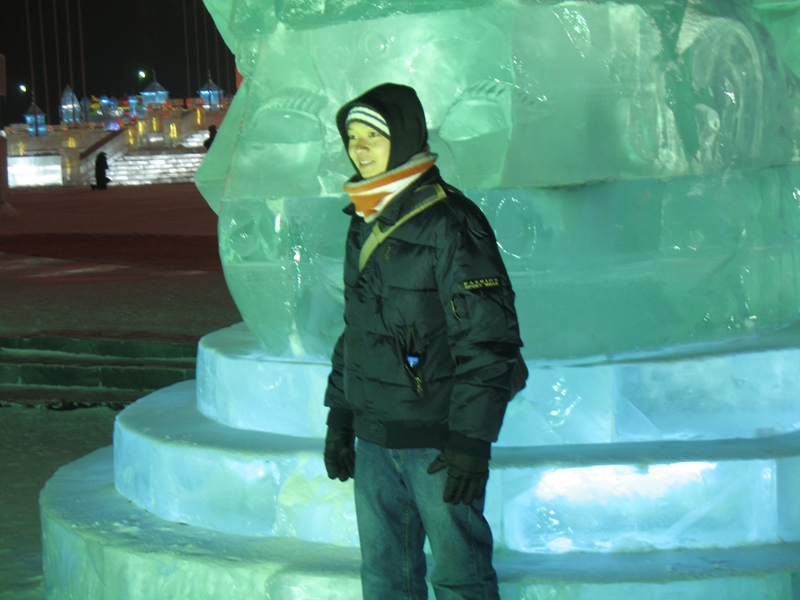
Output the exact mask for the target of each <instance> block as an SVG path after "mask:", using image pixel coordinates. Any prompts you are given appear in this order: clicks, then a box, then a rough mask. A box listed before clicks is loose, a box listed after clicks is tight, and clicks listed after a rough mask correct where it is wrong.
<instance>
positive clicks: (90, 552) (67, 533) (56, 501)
mask: <svg viewBox="0 0 800 600" xmlns="http://www.w3.org/2000/svg"><path fill="white" fill-rule="evenodd" d="M112 471H113V458H112V449H111V448H110V447H108V448H103V449H101V450H98V451H96V452H94V453H92V454H90V455H88V456H86V457H84V458H82V459H80V460H78V461H75V462H73V463H70V464H69V465H66V466H64V467H62V468H61V469H59V470H58V471H57V472H56V474H55V475H54V476H53V477H52V478H51V479H50V480H49V481H48V482H47V485H46V486H45V488H44V489H43V490H42V492H41V495H40V506H41V515H42V530H43V546H44V556H43V558H44V572H45V582H46V588H47V597H48V598H49V599H50V600H66V599H68V598H70V599H72V598H80V599H81V600H107V599H108V598H126V599H127V600H152V599H153V598H192V600H241V599H242V598H279V599H280V600H301V599H306V598H314V599H315V600H358V599H360V598H361V592H360V585H359V583H358V568H359V553H358V550H357V549H356V548H341V547H338V546H332V545H325V544H318V543H312V542H307V541H301V540H287V539H281V538H270V537H263V536H244V535H233V534H224V533H219V532H215V531H210V530H207V529H203V528H199V527H191V526H187V525H184V524H179V523H171V522H168V521H165V520H162V519H160V518H158V517H157V516H155V515H152V514H151V513H149V512H147V511H145V510H142V509H141V508H139V507H138V506H136V505H135V504H133V503H131V502H129V501H128V500H127V499H125V498H124V497H123V496H121V495H120V494H119V493H118V492H117V491H116V489H115V487H114V484H113V473H112ZM66 557H69V560H67V559H66ZM495 566H496V568H497V571H498V576H499V579H500V582H501V583H500V588H501V596H502V598H503V600H523V599H531V598H548V600H576V599H579V600H609V599H614V600H618V599H620V598H637V599H638V598H646V599H648V600H671V599H674V598H681V599H682V600H708V599H709V598H725V599H726V600H753V599H756V598H757V599H770V600H796V599H797V597H798V596H797V594H796V590H797V585H796V583H795V582H796V581H797V577H798V571H800V544H797V543H776V544H768V545H756V546H751V547H744V548H731V549H704V550H673V551H654V552H648V553H638V554H637V553H632V554H626V553H563V554H546V555H542V554H524V553H515V552H508V551H498V552H497V553H496V556H495Z"/></svg>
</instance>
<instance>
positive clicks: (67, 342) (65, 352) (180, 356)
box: [0, 336, 196, 410]
mask: <svg viewBox="0 0 800 600" xmlns="http://www.w3.org/2000/svg"><path fill="white" fill-rule="evenodd" d="M195 357H196V348H195V347H194V346H191V345H189V344H178V343H172V342H156V341H148V340H113V339H98V338H70V337H46V336H40V337H16V338H0V404H23V405H26V406H36V407H47V408H51V409H59V410H69V409H73V408H81V407H85V406H97V405H105V406H110V407H112V408H122V407H123V406H125V405H127V404H130V403H131V402H133V401H134V400H136V399H138V398H140V397H141V396H142V395H143V394H146V393H149V392H152V391H154V390H157V389H159V388H162V387H164V386H166V385H171V384H173V383H176V382H179V381H186V380H189V379H194V376H195V370H194V368H195Z"/></svg>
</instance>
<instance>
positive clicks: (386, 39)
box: [197, 0, 800, 359]
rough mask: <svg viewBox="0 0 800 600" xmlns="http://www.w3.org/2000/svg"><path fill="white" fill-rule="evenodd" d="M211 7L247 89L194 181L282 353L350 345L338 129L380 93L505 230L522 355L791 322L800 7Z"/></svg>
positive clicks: (226, 2)
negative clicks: (413, 96) (414, 100)
mask: <svg viewBox="0 0 800 600" xmlns="http://www.w3.org/2000/svg"><path fill="white" fill-rule="evenodd" d="M206 4H207V6H208V8H209V11H210V12H211V14H212V15H213V17H214V19H215V21H216V24H217V26H218V27H219V29H220V31H221V33H222V35H223V37H224V39H225V41H226V42H227V43H228V45H229V46H230V47H231V49H232V50H233V52H234V53H235V55H236V58H237V64H238V66H239V69H240V71H241V73H242V75H243V76H244V83H243V84H242V86H241V88H240V89H239V90H238V92H237V94H236V97H235V100H234V102H233V104H232V106H231V108H230V110H229V112H228V115H227V117H226V118H225V121H224V123H223V125H222V127H221V129H220V132H219V134H218V136H217V138H216V141H215V143H214V145H213V147H212V149H211V150H210V152H209V154H208V156H207V160H206V161H205V162H204V164H203V166H202V167H201V169H200V170H199V171H198V173H197V181H198V187H199V188H200V190H201V191H202V193H203V195H204V197H205V198H206V199H207V201H208V202H209V204H210V205H211V206H212V208H213V209H214V210H215V211H217V212H218V214H219V223H220V225H219V233H220V254H221V258H222V262H223V266H224V269H225V276H226V279H227V282H228V286H229V288H230V291H231V294H232V296H233V298H234V300H235V302H236V304H237V306H238V307H239V309H240V312H241V314H242V316H243V318H244V320H245V322H246V324H247V326H248V328H249V329H250V330H251V331H252V332H253V333H254V334H255V335H256V337H257V338H258V339H259V341H260V342H261V344H262V345H263V346H264V347H265V349H266V350H267V351H268V352H270V353H272V354H274V355H277V356H286V357H291V356H297V357H302V356H313V357H325V358H326V357H328V356H329V354H330V350H331V347H332V344H333V341H334V339H335V338H336V336H338V334H339V332H340V331H341V328H342V322H341V296H342V293H341V292H342V290H341V283H340V282H341V261H342V254H343V240H344V233H345V229H346V226H347V218H346V217H345V216H344V215H343V214H342V213H341V209H342V208H343V207H344V206H345V205H346V204H347V202H348V201H347V199H346V197H345V196H344V195H343V193H342V191H341V185H342V183H343V182H344V181H345V180H346V179H347V178H348V177H350V176H351V175H352V174H353V170H352V166H351V165H350V163H349V162H348V160H347V158H346V155H345V153H344V150H343V148H342V144H341V140H340V138H339V135H338V133H337V131H336V129H335V125H334V114H335V112H336V110H337V108H338V107H339V106H340V105H341V104H343V103H344V102H346V101H347V100H349V99H351V98H352V97H354V96H356V95H357V94H360V93H361V92H363V91H365V90H366V89H368V88H370V87H372V86H374V85H377V84H379V83H382V82H385V81H395V82H398V83H404V84H408V85H411V86H413V87H414V88H416V90H417V91H418V93H419V95H420V98H421V99H422V102H423V104H424V106H425V108H426V113H427V120H428V127H429V129H430V132H431V147H432V150H433V151H435V152H437V153H438V154H439V162H438V164H439V166H440V168H441V170H442V173H443V175H444V177H445V178H446V179H447V180H448V181H449V182H451V183H452V184H454V185H456V186H457V187H459V188H461V189H463V190H464V191H465V192H466V193H467V194H468V195H469V196H470V197H471V198H473V199H474V200H476V201H477V202H478V203H479V204H480V205H481V206H482V208H483V210H484V211H485V212H486V213H487V215H488V216H489V219H490V221H491V222H492V224H493V226H494V227H495V230H496V232H497V236H498V241H499V244H500V246H501V247H502V250H503V252H504V257H505V260H506V264H507V265H508V267H509V270H510V272H511V276H512V280H513V283H514V286H515V289H516V292H517V306H518V310H519V313H520V318H521V324H522V334H523V339H524V340H525V342H526V347H525V349H524V352H525V354H526V357H527V358H528V359H567V358H568V359H575V358H582V357H592V356H597V355H604V354H617V353H629V352H636V351H646V350H647V349H650V348H655V347H664V346H671V345H676V346H680V345H688V344H695V343H701V342H704V343H717V342H724V341H730V340H741V339H743V338H746V337H749V336H751V335H752V334H756V333H760V332H764V331H770V330H776V329H780V328H785V327H788V326H791V325H792V324H795V323H796V322H797V320H798V306H799V304H800V297H799V296H798V274H799V269H798V250H799V249H800V247H799V246H798V241H797V240H798V224H799V222H798V219H800V203H799V202H798V199H800V168H798V167H797V166H795V164H794V161H795V159H796V158H797V156H798V147H797V139H798V127H797V123H798V110H799V107H800V103H798V84H797V78H796V77H797V76H796V74H795V73H796V72H800V70H798V68H797V67H798V65H799V64H800V58H799V57H798V55H797V52H796V51H794V50H793V48H794V47H795V46H796V45H793V44H792V40H793V39H794V36H796V35H797V34H796V31H797V30H798V28H797V24H798V23H799V22H800V17H798V15H797V13H798V8H797V4H798V3H797V2H782V3H774V4H766V3H759V2H751V1H745V0H738V1H737V0H709V1H701V0H685V1H674V2H661V1H656V0H638V1H635V2H633V1H632V2H622V1H616V2H612V1H606V2H603V1H592V2H581V1H570V2H549V1H546V0H540V1H537V2H531V1H524V0H503V1H500V0H497V1H488V0H485V1H479V0H473V1H464V0H453V1H445V0H427V1H424V0H414V1H413V2H412V1H410V0H403V1H401V0H386V1H384V2H381V3H372V2H354V1H352V0H336V1H333V0H329V1H326V0H318V1H315V2H309V1H307V0H283V1H278V0H276V1H272V2H270V1H265V0H206Z"/></svg>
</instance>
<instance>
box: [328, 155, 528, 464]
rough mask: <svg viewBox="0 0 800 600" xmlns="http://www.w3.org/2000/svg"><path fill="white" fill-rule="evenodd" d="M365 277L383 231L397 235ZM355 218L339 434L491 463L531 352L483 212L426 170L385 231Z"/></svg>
mask: <svg viewBox="0 0 800 600" xmlns="http://www.w3.org/2000/svg"><path fill="white" fill-rule="evenodd" d="M437 197H441V198H440V199H439V200H438V201H435V202H433V203H431V204H430V205H429V206H428V207H427V208H426V209H424V210H423V211H422V212H420V213H419V214H416V215H415V216H413V217H412V218H410V219H409V220H408V221H406V222H405V223H403V224H402V225H401V226H400V227H398V228H397V229H396V230H395V231H393V232H392V233H391V234H390V235H389V237H388V238H387V239H386V240H385V241H383V242H382V243H381V244H379V245H378V246H377V247H376V248H375V250H374V251H373V252H372V254H371V255H370V256H369V258H368V259H367V261H366V264H365V266H364V268H363V270H362V271H361V272H359V254H360V252H361V248H362V246H363V244H364V242H365V240H366V239H367V237H368V236H369V234H370V232H371V231H372V229H373V226H374V225H375V223H377V225H378V226H379V227H380V229H381V230H382V231H386V229H388V228H389V227H391V226H392V225H393V224H395V223H396V222H397V221H398V220H399V219H401V218H402V217H403V216H404V215H406V214H408V213H409V212H410V211H412V210H414V209H415V207H418V206H420V205H422V204H426V203H428V202H431V200H434V199H436V198H437ZM346 212H349V213H350V214H351V215H352V217H351V219H352V220H351V224H350V229H349V232H348V235H347V243H346V253H345V267H344V282H345V330H344V333H343V334H342V336H341V337H340V338H339V340H338V342H337V344H336V347H335V349H334V353H333V357H332V365H333V368H332V371H331V374H330V377H329V381H328V389H327V392H326V396H325V404H326V406H328V407H330V409H331V410H330V413H329V417H328V424H329V426H331V427H352V428H353V429H354V430H355V434H356V436H357V437H359V438H361V439H364V440H366V441H369V442H372V443H374V444H378V445H380V446H383V447H387V448H422V447H428V448H440V449H441V448H444V447H449V448H450V449H452V450H455V451H457V452H463V453H466V454H471V455H474V456H482V457H486V458H488V457H489V451H490V444H491V442H493V441H495V440H496V439H497V436H498V432H499V430H500V426H501V424H502V421H503V415H504V413H505V409H506V404H507V403H508V401H509V400H510V399H511V395H512V391H511V390H512V371H513V368H514V363H515V357H516V356H517V353H518V349H519V347H520V346H521V345H522V342H521V340H520V336H519V327H518V324H517V316H516V312H515V310H514V292H513V291H512V289H511V284H510V282H509V279H508V274H507V272H506V269H505V267H504V265H503V261H502V259H501V257H500V253H499V251H498V248H497V243H496V240H495V236H494V233H493V232H492V229H491V227H490V226H489V223H488V221H487V220H486V218H485V216H484V215H483V213H482V212H481V210H480V209H479V208H478V207H477V206H476V205H475V204H474V203H473V202H471V201H470V200H469V199H467V198H465V197H464V196H463V195H462V194H461V193H459V192H458V191H457V190H455V189H454V188H452V187H450V186H448V185H447V184H445V183H444V182H443V181H442V179H441V177H440V176H439V171H438V169H437V168H436V167H432V168H431V169H429V170H428V171H427V172H425V173H424V174H423V175H422V176H421V177H420V179H418V180H417V181H416V182H414V183H413V184H412V185H411V186H410V187H409V189H407V190H404V191H403V192H402V193H401V194H400V195H399V196H398V197H396V198H395V199H393V200H392V201H391V202H390V203H389V205H388V206H387V207H386V208H385V209H384V210H383V212H382V213H381V214H380V216H379V217H378V219H377V220H376V221H375V222H374V223H369V224H367V223H365V222H364V220H363V219H362V218H360V217H358V216H357V215H355V214H354V213H353V207H352V205H351V206H349V207H348V209H346Z"/></svg>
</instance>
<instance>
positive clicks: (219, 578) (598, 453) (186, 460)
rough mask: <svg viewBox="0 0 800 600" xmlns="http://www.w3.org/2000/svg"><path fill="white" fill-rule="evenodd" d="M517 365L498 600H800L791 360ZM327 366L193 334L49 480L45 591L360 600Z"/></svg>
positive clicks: (490, 504) (759, 356) (503, 480)
mask: <svg viewBox="0 0 800 600" xmlns="http://www.w3.org/2000/svg"><path fill="white" fill-rule="evenodd" d="M789 337H790V338H791V337H793V336H789ZM529 366H530V367H531V377H530V379H529V383H528V386H527V388H526V389H525V390H524V391H523V393H522V394H521V395H520V396H519V397H517V398H516V399H515V400H514V401H513V402H512V404H511V405H510V406H509V411H508V414H507V417H506V422H505V425H504V429H503V432H502V435H501V439H500V441H499V442H498V444H496V446H495V449H494V451H493V460H492V476H491V478H490V481H489V486H488V489H487V502H486V515H487V519H488V520H489V521H490V523H491V524H492V528H493V531H494V534H495V547H496V554H495V565H496V567H497V570H498V574H499V578H500V582H501V595H502V598H503V599H504V600H510V599H512V598H513V599H519V600H522V599H526V600H530V599H537V600H538V599H548V600H562V599H563V600H607V599H615V600H618V599H628V598H630V599H646V600H650V599H653V600H667V599H673V598H682V599H686V600H692V599H703V600H707V599H709V598H725V599H726V600H737V599H742V600H744V599H747V600H755V599H770V600H797V599H799V598H800V579H798V573H799V572H800V543H799V542H798V540H800V433H799V432H798V431H797V423H798V422H800V408H799V407H798V402H797V400H798V389H800V386H798V384H799V383H800V350H797V349H794V348H792V347H791V346H786V345H779V346H776V347H774V348H773V349H770V350H764V349H756V348H751V349H748V348H746V347H741V348H738V349H737V350H736V351H728V352H721V353H720V352H719V349H717V352H716V353H710V352H709V353H705V354H702V355H699V356H698V355H679V354H674V353H672V354H667V353H665V352H662V353H660V354H654V355H651V356H647V357H638V358H637V359H636V360H616V361H603V362H597V363H593V364H589V363H587V364H534V363H529ZM327 372H328V365H327V364H325V362H324V361H315V360H307V359H278V358H275V357H270V356H267V355H265V354H264V352H263V351H262V350H261V349H260V347H259V345H258V343H257V342H256V340H255V338H254V337H253V336H252V335H251V334H250V333H249V332H248V331H247V329H246V328H245V327H244V326H243V325H238V326H234V327H231V328H228V329H224V330H220V331H218V332H214V333H212V334H209V335H207V336H205V337H204V338H202V339H201V340H200V343H199V348H198V359H197V379H196V381H193V382H192V381H189V382H183V383H178V384H175V385H172V386H170V387H167V388H164V389H160V390H158V391H156V392H154V393H153V394H150V395H149V396H146V397H144V398H142V399H141V400H139V401H137V402H136V403H134V404H133V405H131V406H129V407H128V408H126V409H125V410H124V411H123V412H121V413H120V414H119V415H118V417H117V420H116V424H115V431H114V445H113V448H112V447H109V448H105V449H101V450H99V451H97V452H95V453H93V454H90V455H89V456H87V457H84V458H83V459H81V460H79V461H76V462H74V463H72V464H70V465H67V466H65V467H63V468H62V469H60V470H59V471H58V472H57V473H56V474H55V475H54V477H53V478H52V479H51V480H50V481H49V482H48V483H47V485H46V487H45V488H44V490H43V491H42V494H41V498H40V504H41V514H42V524H43V541H44V543H43V546H44V568H45V580H46V587H47V593H48V598H50V599H51V600H55V599H58V600H60V599H67V598H70V599H74V598H81V599H82V600H93V599H98V600H99V599H100V598H104V599H105V598H112V597H113V598H125V599H130V600H134V599H141V600H144V599H152V598H192V599H197V600H203V599H208V600H211V599H213V600H228V599H231V600H233V599H234V598H235V599H241V598H271V599H281V600H289V599H292V600H295V599H296V600H300V599H301V598H313V599H315V600H317V599H318V600H326V599H341V600H344V599H358V598H360V597H361V594H360V586H359V582H358V566H359V553H358V539H357V534H356V527H355V515H354V506H353V499H352V487H351V485H350V483H348V484H341V483H339V482H338V481H336V482H332V481H330V480H328V478H327V477H326V475H325V470H324V466H323V464H322V460H321V451H322V437H323V435H324V427H325V426H324V417H325V411H324V409H323V407H322V406H321V399H322V394H323V390H324V387H325V381H326V377H327ZM699 373H702V374H703V376H702V377H699V376H698V374H699ZM742 400H747V401H746V402H742ZM557 440H559V441H557Z"/></svg>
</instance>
